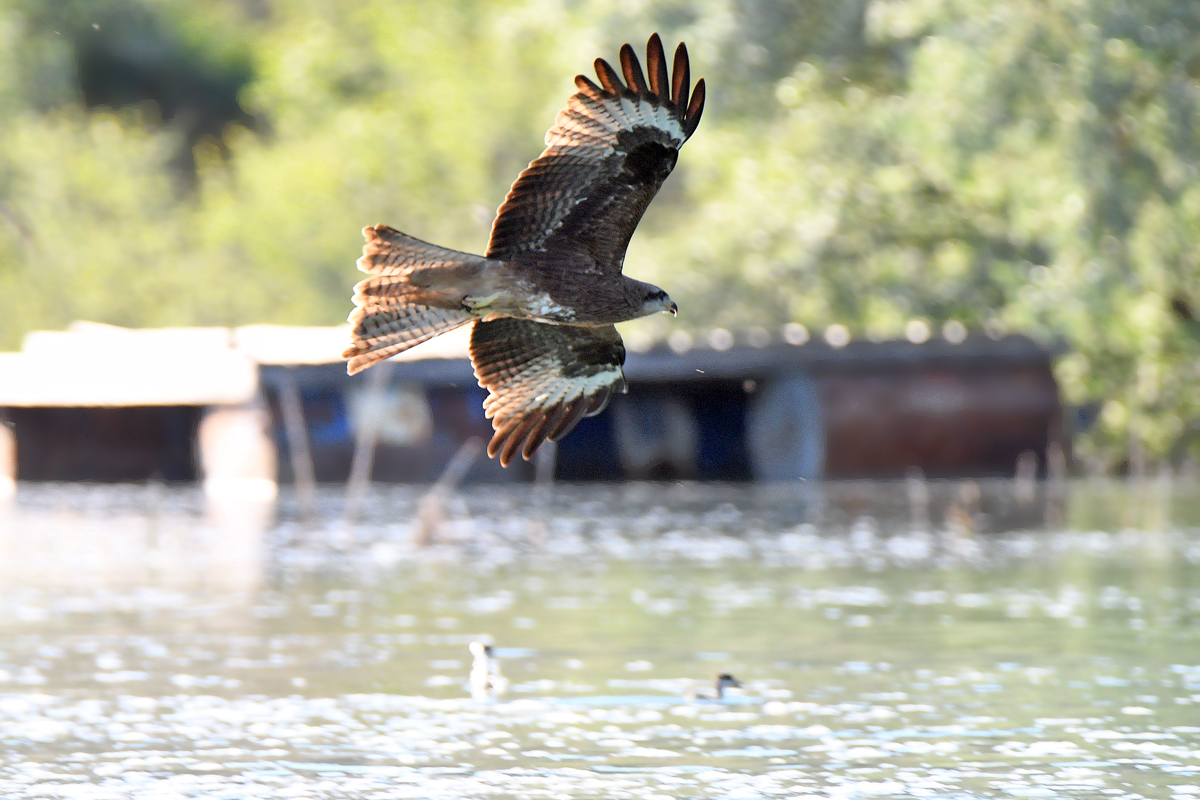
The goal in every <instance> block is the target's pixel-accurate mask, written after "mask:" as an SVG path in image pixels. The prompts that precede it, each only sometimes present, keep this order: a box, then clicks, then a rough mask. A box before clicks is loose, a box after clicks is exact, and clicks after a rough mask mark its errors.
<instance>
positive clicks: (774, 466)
mask: <svg viewBox="0 0 1200 800" xmlns="http://www.w3.org/2000/svg"><path fill="white" fill-rule="evenodd" d="M747 428H748V430H747V433H748V434H749V444H750V463H751V466H752V467H753V469H754V477H755V479H756V480H760V481H798V480H818V479H820V477H821V475H822V473H823V472H824V469H825V422H824V415H823V414H822V413H821V397H820V394H819V393H818V392H817V385H816V382H815V381H814V380H813V379H812V377H810V376H809V375H806V374H794V375H784V376H782V377H779V378H776V379H775V380H772V381H771V382H770V383H768V384H767V386H766V388H765V389H763V391H762V392H760V393H759V394H757V395H755V397H754V402H753V404H752V405H751V407H750V413H749V419H748V420H747Z"/></svg>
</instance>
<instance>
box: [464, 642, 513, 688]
mask: <svg viewBox="0 0 1200 800" xmlns="http://www.w3.org/2000/svg"><path fill="white" fill-rule="evenodd" d="M471 654H472V655H474V656H475V660H474V662H472V664H471V697H473V698H475V699H476V700H491V699H495V698H497V697H499V696H500V695H502V694H504V692H505V691H506V690H507V689H508V679H507V678H505V677H504V676H503V675H501V674H500V662H498V661H497V660H496V658H495V656H494V655H493V654H492V646H491V645H490V644H484V643H483V642H471Z"/></svg>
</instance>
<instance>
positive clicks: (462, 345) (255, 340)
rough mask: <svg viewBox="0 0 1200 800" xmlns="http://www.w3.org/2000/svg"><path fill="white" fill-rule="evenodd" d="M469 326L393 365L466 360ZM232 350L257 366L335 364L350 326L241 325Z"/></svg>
mask: <svg viewBox="0 0 1200 800" xmlns="http://www.w3.org/2000/svg"><path fill="white" fill-rule="evenodd" d="M470 338H471V328H470V326H469V325H467V326H463V327H461V328H457V329H455V330H452V331H450V332H449V333H444V334H442V335H441V336H438V337H437V338H436V339H430V340H429V341H428V342H425V343H424V344H419V345H417V346H416V347H414V348H412V349H411V350H405V351H404V352H403V353H401V354H400V355H397V356H393V357H392V359H391V360H393V361H420V360H422V359H426V358H467V357H468V342H469V341H470ZM233 341H234V346H235V347H237V348H238V349H239V350H241V351H242V352H244V353H246V354H247V355H249V356H250V357H251V358H253V359H254V360H255V361H256V362H258V363H259V364H336V363H339V362H341V361H343V360H344V359H343V358H342V351H343V350H345V349H346V345H348V344H350V326H349V325H339V326H337V327H333V328H300V327H295V326H292V325H243V326H242V327H240V328H234V329H233Z"/></svg>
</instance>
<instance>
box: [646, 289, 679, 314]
mask: <svg viewBox="0 0 1200 800" xmlns="http://www.w3.org/2000/svg"><path fill="white" fill-rule="evenodd" d="M651 314H670V315H671V316H672V317H674V316H678V314H679V306H677V305H675V303H674V302H673V301H672V300H671V298H670V296H669V295H667V293H666V292H664V291H663V290H662V289H659V288H658V287H657V286H649V287H647V290H646V294H645V297H643V299H642V313H641V316H643V317H648V316H650V315H651Z"/></svg>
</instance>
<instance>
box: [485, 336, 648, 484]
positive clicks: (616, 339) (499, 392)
mask: <svg viewBox="0 0 1200 800" xmlns="http://www.w3.org/2000/svg"><path fill="white" fill-rule="evenodd" d="M471 363H472V365H473V366H474V367H475V377H476V378H478V380H479V385H480V386H482V387H483V388H485V389H487V390H488V392H489V394H488V397H487V399H486V400H485V401H484V403H483V408H484V413H485V414H486V415H487V417H488V418H489V419H491V420H492V427H494V428H495V430H496V433H495V435H494V436H493V437H492V441H491V442H490V443H489V444H488V455H489V456H492V457H495V456H496V454H497V453H498V454H499V455H500V463H501V464H502V465H503V466H508V462H509V461H511V460H512V458H513V456H514V455H516V454H517V452H518V451H519V452H520V453H521V455H522V457H523V458H525V459H526V460H528V459H529V458H530V457H531V456H532V455H533V453H534V452H535V451H536V450H537V449H538V447H539V446H541V444H542V442H544V441H546V440H550V441H552V442H556V441H558V440H559V439H561V438H562V437H564V436H566V435H567V434H568V433H569V432H570V431H571V429H572V428H574V427H575V425H576V423H578V422H579V420H580V419H581V418H583V417H584V416H590V415H592V414H598V413H600V412H601V411H602V410H603V409H604V407H605V406H606V405H607V404H608V401H609V398H610V397H611V396H612V394H613V392H623V391H625V374H624V372H622V371H621V367H622V365H623V364H624V363H625V346H624V344H622V342H621V336H620V334H618V333H617V329H616V328H615V327H613V326H612V325H607V326H604V327H597V328H585V327H580V326H572V325H551V324H548V323H544V322H537V321H534V320H523V319H514V318H511V317H506V318H503V319H498V320H494V321H491V322H476V323H475V327H474V329H472V331H471Z"/></svg>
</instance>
